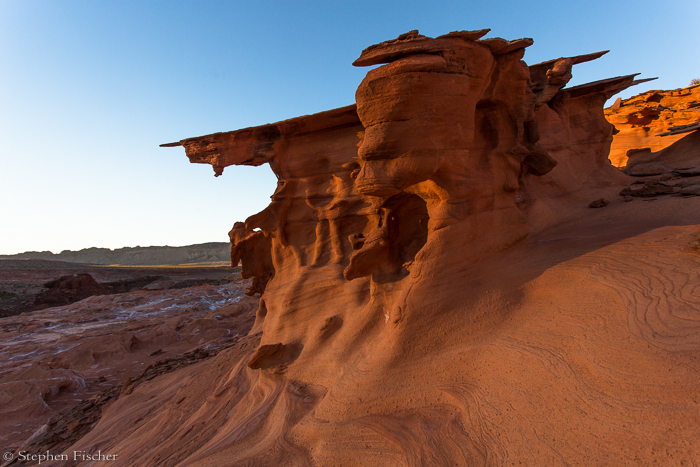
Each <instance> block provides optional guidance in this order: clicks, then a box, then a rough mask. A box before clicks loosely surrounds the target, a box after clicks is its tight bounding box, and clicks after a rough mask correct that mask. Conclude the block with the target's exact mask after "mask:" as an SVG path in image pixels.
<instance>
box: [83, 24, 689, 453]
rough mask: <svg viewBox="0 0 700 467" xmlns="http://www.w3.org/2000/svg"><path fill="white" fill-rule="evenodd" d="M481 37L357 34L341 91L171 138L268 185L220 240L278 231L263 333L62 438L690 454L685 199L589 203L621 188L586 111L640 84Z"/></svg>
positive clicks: (313, 447) (312, 449)
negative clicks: (574, 73)
mask: <svg viewBox="0 0 700 467" xmlns="http://www.w3.org/2000/svg"><path fill="white" fill-rule="evenodd" d="M486 32H488V31H486V30H483V31H462V32H455V33H450V34H447V35H444V36H440V37H438V38H436V39H431V38H428V37H425V36H422V35H420V34H418V32H417V31H411V32H409V33H407V34H404V35H402V36H399V37H398V38H397V39H395V40H393V41H387V42H384V43H381V44H378V45H375V46H372V47H370V48H368V49H366V50H365V51H363V53H362V55H361V56H360V58H359V59H358V60H357V61H356V62H355V64H356V65H360V66H363V65H375V64H383V65H382V66H380V67H378V68H376V69H374V70H372V71H370V72H369V73H368V74H367V77H366V78H365V80H364V81H363V82H362V84H361V85H360V87H359V88H358V92H357V96H356V97H357V105H356V106H348V107H345V108H341V109H335V110H331V111H328V112H324V113H322V114H316V115H311V116H306V117H299V118H296V119H291V120H287V121H284V122H280V123H276V124H270V125H265V126H263V127H257V128H249V129H244V130H239V131H236V132H230V133H218V134H214V135H208V136H203V137H199V138H190V139H186V140H183V141H181V142H179V143H175V144H174V145H182V146H184V147H185V148H186V150H187V155H188V157H189V158H190V160H191V161H192V162H199V163H209V164H211V165H212V166H213V167H214V170H215V173H216V174H217V175H220V174H221V173H222V172H223V170H224V168H225V167H227V166H230V165H235V164H244V165H260V164H263V163H266V162H267V163H269V164H270V165H271V167H272V169H273V171H274V172H275V173H276V174H277V175H278V177H279V184H278V187H277V190H276V192H275V194H274V195H273V196H272V203H271V204H270V206H269V207H268V208H267V209H265V210H264V211H263V212H261V213H259V214H256V215H254V216H252V217H250V218H249V219H247V220H246V222H245V225H244V226H243V225H238V226H237V227H235V228H234V231H232V234H231V235H232V237H231V238H232V240H233V242H234V244H233V250H234V251H236V252H237V251H242V250H241V248H244V247H243V246H241V247H238V245H239V243H240V244H241V245H243V244H244V243H245V242H246V240H245V239H246V238H249V236H251V235H255V236H257V237H264V238H266V239H269V241H270V255H271V262H272V269H273V271H271V272H270V275H271V278H270V279H269V282H267V283H266V286H265V288H264V291H263V292H262V295H261V298H260V307H259V309H258V312H257V317H256V324H255V326H254V332H257V331H262V334H261V336H260V345H259V346H257V348H255V346H254V344H253V343H254V341H253V340H251V341H249V342H247V344H245V345H246V346H245V347H244V346H241V347H238V348H236V349H233V350H228V351H224V352H222V353H221V354H219V355H217V357H215V358H213V359H212V360H211V361H209V362H207V363H202V364H199V365H200V366H199V370H198V371H197V372H195V370H196V368H195V367H197V365H194V366H192V367H191V368H190V369H188V372H187V373H184V372H183V373H182V374H181V376H180V378H179V379H177V380H175V379H174V378H171V379H169V380H168V381H162V382H160V383H156V382H154V384H153V385H151V386H149V385H144V386H142V387H138V388H136V389H135V390H134V391H133V393H132V394H129V395H127V396H125V397H123V398H120V399H119V400H118V401H117V402H116V403H115V404H114V405H113V406H111V408H110V409H108V411H107V412H106V414H105V416H104V417H103V419H102V421H101V422H100V423H99V424H98V425H97V427H96V428H95V430H93V432H91V433H90V434H89V435H88V436H86V437H85V438H83V439H82V440H81V441H80V442H78V443H76V445H74V446H73V447H72V448H71V449H73V448H75V449H95V447H96V446H100V447H102V449H103V450H106V449H108V448H109V449H112V450H113V451H114V452H119V453H122V456H123V457H121V458H120V462H123V465H134V464H137V463H139V464H148V465H203V466H204V465H212V466H213V465H217V466H219V465H299V466H302V465H383V466H384V465H387V466H394V465H396V466H414V465H514V464H519V463H522V464H523V465H637V464H640V463H641V464H643V465H652V464H664V465H681V462H686V463H698V462H700V449H699V448H698V445H697V441H696V440H697V439H700V428H699V427H700V423H699V422H700V411H699V410H698V409H699V408H700V404H699V402H698V398H697V397H696V394H697V383H698V355H699V354H698V342H699V341H698V338H699V335H700V329H699V328H698V325H699V324H700V315H698V309H700V297H698V286H697V283H698V281H697V268H698V265H699V264H700V261H699V259H698V256H697V255H696V254H695V253H693V252H692V251H691V252H688V251H686V250H685V249H686V247H687V245H688V244H690V243H692V242H693V241H694V240H693V239H694V238H695V236H696V235H697V234H698V232H699V231H700V227H697V226H693V224H700V214H698V213H700V210H698V209H697V208H698V202H697V199H700V198H693V199H680V198H666V199H663V200H658V201H654V203H655V204H651V203H644V204H643V202H641V201H640V202H638V203H624V202H623V201H622V200H618V201H616V202H614V203H612V204H611V205H609V206H608V207H606V208H605V210H592V209H589V208H587V205H588V202H589V201H590V199H588V200H587V201H585V202H583V199H585V197H587V196H589V194H590V193H591V192H595V194H596V198H600V197H601V195H606V196H610V193H613V194H616V193H617V192H619V190H620V188H621V186H622V185H623V184H624V183H625V182H626V178H627V177H626V176H625V175H624V174H621V173H620V172H619V171H618V170H617V169H615V168H614V167H612V166H611V165H610V163H609V161H608V160H607V154H608V151H609V147H610V143H611V140H612V126H611V125H610V124H609V123H607V121H606V120H605V118H604V115H603V103H604V102H605V100H606V99H607V98H609V97H610V96H611V95H613V94H614V93H615V92H617V91H619V90H621V89H624V88H625V87H628V86H630V85H632V84H634V75H630V76H625V77H620V78H613V79H609V80H603V81H598V82H595V83H590V84H587V85H583V86H577V87H573V88H566V87H565V86H566V83H567V82H568V80H569V79H570V78H571V69H572V67H573V65H575V64H576V63H581V62H585V61H587V60H591V59H594V58H596V57H597V56H600V55H601V54H602V53H598V54H591V55H585V56H579V57H567V58H562V59H557V60H552V61H549V62H544V63H542V64H538V65H533V66H530V67H528V66H527V65H526V64H525V63H524V62H523V61H522V60H521V58H522V57H523V55H524V50H525V48H526V47H527V46H529V45H530V44H532V40H530V39H519V40H516V41H506V40H503V39H481V37H482V36H483V35H485V34H486ZM593 211H595V212H593ZM566 219H570V220H568V221H567V222H564V221H565V220H566ZM664 225H675V227H666V228H662V229H657V230H651V229H653V228H655V227H662V226H664ZM256 229H259V230H256ZM251 231H253V233H251ZM254 232H259V233H254ZM251 238H252V237H251ZM237 258H238V256H235V255H234V260H236V259H237ZM243 260H244V262H245V261H246V259H245V258H244V259H243ZM251 261H253V262H255V261H257V260H255V259H253V260H251ZM263 263H264V261H263ZM256 264H258V263H256ZM243 267H244V269H245V268H246V266H245V264H244V266H243ZM159 384H160V385H161V386H158V385H159ZM163 385H164V386H163ZM158 387H163V388H165V387H167V390H160V391H158ZM115 433H119V434H118V435H117V436H115ZM155 446H158V447H155ZM122 459H123V460H122Z"/></svg>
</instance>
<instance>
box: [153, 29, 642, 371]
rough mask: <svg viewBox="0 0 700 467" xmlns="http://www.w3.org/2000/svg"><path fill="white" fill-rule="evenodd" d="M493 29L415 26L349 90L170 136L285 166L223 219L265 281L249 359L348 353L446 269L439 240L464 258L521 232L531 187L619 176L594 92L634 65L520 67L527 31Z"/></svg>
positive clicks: (200, 148)
mask: <svg viewBox="0 0 700 467" xmlns="http://www.w3.org/2000/svg"><path fill="white" fill-rule="evenodd" d="M487 32H488V30H480V31H461V32H454V33H450V34H446V35H444V36H440V37H438V38H435V39H432V38H428V37H425V36H422V35H420V34H419V33H418V31H411V32H409V33H406V34H403V35H401V36H399V37H398V38H397V39H395V40H392V41H387V42H383V43H380V44H377V45H374V46H371V47H369V48H367V49H365V50H364V51H363V52H362V54H361V56H360V58H358V59H357V60H356V61H355V63H354V64H355V65H356V66H368V65H382V66H380V67H378V68H375V69H373V70H371V71H370V72H369V73H368V74H367V76H366V77H365V79H364V80H363V81H362V83H361V84H360V86H359V87H358V90H357V93H356V100H357V104H356V106H348V107H343V108H340V109H335V110H330V111H328V112H323V113H320V114H315V115H311V116H304V117H298V118H294V119H291V120H286V121H284V122H279V123H275V124H270V125H264V126H262V127H256V128H248V129H244V130H238V131H234V132H229V133H217V134H213V135H208V136H203V137H198V138H189V139H186V140H183V141H181V142H179V143H173V144H171V145H167V146H177V145H182V146H184V147H185V148H186V150H187V155H188V157H189V158H190V161H192V162H197V163H208V164H211V165H212V166H213V167H214V170H215V173H216V175H217V176H218V175H220V174H221V173H222V172H223V169H224V167H227V166H229V165H254V166H257V165H260V164H263V163H266V162H267V163H269V164H270V166H271V168H272V170H273V171H274V172H275V174H276V175H277V176H278V178H279V182H278V186H277V189H276V191H275V193H274V194H273V195H272V202H271V204H270V205H269V206H268V207H267V208H266V209H265V210H263V211H262V212H260V213H259V214H256V215H254V216H251V217H250V218H248V219H247V220H246V222H245V224H243V223H236V226H234V229H233V230H232V231H231V233H230V236H231V242H232V248H231V259H232V262H233V263H235V264H237V263H238V261H239V260H242V264H243V277H256V279H255V281H254V285H255V287H252V288H251V290H250V291H249V293H256V292H257V293H262V296H261V302H260V310H259V312H258V318H257V322H256V326H255V328H254V329H256V330H259V329H262V330H263V338H262V347H261V352H264V354H265V355H264V358H263V356H262V354H261V355H257V356H255V357H254V359H253V361H254V362H256V363H255V365H254V366H255V367H256V368H259V367H260V364H259V361H262V360H264V361H265V362H266V363H265V366H266V367H272V366H274V362H272V360H274V358H275V355H280V356H281V355H285V357H284V358H282V357H280V358H281V360H284V368H285V369H286V368H289V369H292V368H295V367H298V368H300V369H301V368H304V366H303V365H301V364H299V365H294V364H293V362H291V361H290V355H292V356H293V357H294V358H295V359H297V360H298V361H308V360H309V359H316V360H317V359H318V358H321V357H319V355H323V357H322V358H321V359H322V360H327V361H329V362H330V361H334V359H336V358H338V357H339V356H340V355H346V354H347V353H348V352H349V351H350V350H349V349H354V348H357V342H358V341H364V340H365V339H367V335H368V329H371V328H373V327H375V326H376V325H377V323H378V322H381V321H382V320H384V319H385V318H386V320H388V319H398V320H401V319H403V318H396V317H394V316H393V314H394V313H395V311H389V310H401V311H400V312H396V313H399V314H400V315H401V316H403V315H405V314H406V313H409V312H408V311H407V310H406V300H407V295H410V294H411V290H412V289H413V288H414V285H415V284H416V283H418V282H419V281H420V280H421V279H420V278H421V276H423V275H430V276H437V277H440V276H441V275H444V274H448V273H447V269H445V267H444V266H445V264H446V263H445V258H446V256H445V255H457V256H458V257H459V261H460V262H462V263H465V264H471V263H474V262H476V261H479V260H481V259H483V258H485V257H488V256H489V255H492V254H493V253H495V252H498V251H502V250H504V249H506V248H508V247H510V246H512V245H514V244H516V243H517V242H519V241H520V240H522V239H523V238H525V237H526V236H527V235H528V232H529V227H528V212H529V209H530V208H531V207H532V206H533V205H535V204H536V203H537V202H538V200H540V199H545V198H548V197H555V196H559V195H561V194H563V193H567V192H570V191H575V190H577V189H579V188H580V187H581V185H582V184H583V182H584V181H587V183H589V184H590V183H596V181H598V182H601V181H603V182H604V181H606V180H608V181H609V180H610V179H614V178H615V177H624V175H621V174H618V173H617V171H616V170H615V169H614V168H612V167H611V166H610V163H609V161H608V160H607V152H608V150H609V147H610V143H611V140H612V126H611V125H610V124H609V123H608V122H607V121H606V120H605V117H604V115H603V103H604V102H605V100H606V99H607V98H609V97H610V96H611V95H613V94H614V93H616V92H618V91H620V90H622V89H625V88H626V87H628V86H630V85H632V84H635V81H634V79H633V78H634V75H630V76H625V77H620V78H613V79H609V80H604V81H599V82H595V83H590V84H588V85H583V86H577V87H575V88H570V89H566V88H565V86H566V84H567V83H568V81H569V80H570V79H571V70H572V67H573V65H575V64H577V63H582V62H585V61H589V60H592V59H595V58H598V57H599V56H601V55H603V54H604V53H605V52H599V53H595V54H590V55H582V56H577V57H567V58H560V59H555V60H550V61H548V62H543V63H540V64H537V65H533V66H530V67H528V65H527V64H526V63H525V62H524V61H522V58H523V55H524V53H525V48H526V47H528V46H530V45H531V44H532V42H533V41H532V40H531V39H518V40H514V41H506V40H504V39H500V38H492V39H483V40H482V39H481V37H482V36H484V35H485V34H486V33H487ZM253 229H256V231H253ZM443 230H446V231H449V232H448V233H445V234H440V235H438V232H441V231H443ZM446 236H447V237H449V238H456V239H460V240H459V242H458V244H457V245H452V247H456V248H457V250H454V251H449V250H448V248H449V247H448V246H447V245H448V243H449V242H446V241H445V240H444V238H442V237H446ZM446 277H447V276H446ZM268 281H269V282H268ZM387 317H388V318H387ZM329 320H330V321H333V322H334V323H335V324H334V326H333V328H334V331H333V332H332V333H328V332H322V329H326V327H327V326H326V325H325V324H324V323H327V322H328V321H329ZM330 341H333V342H332V343H331V342H330ZM272 348H274V349H277V351H275V352H271V351H270V349H272ZM283 348H294V349H296V350H295V351H294V352H292V353H289V352H282V351H281V350H279V349H283ZM302 371H303V370H302ZM330 373H331V374H332V370H331V371H330ZM329 377H330V376H329Z"/></svg>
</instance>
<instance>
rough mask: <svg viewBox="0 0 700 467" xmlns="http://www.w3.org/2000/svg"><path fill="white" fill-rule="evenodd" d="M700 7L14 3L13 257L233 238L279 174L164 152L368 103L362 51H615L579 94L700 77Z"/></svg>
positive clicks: (2, 152)
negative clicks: (508, 44)
mask: <svg viewBox="0 0 700 467" xmlns="http://www.w3.org/2000/svg"><path fill="white" fill-rule="evenodd" d="M699 24H700V1H698V0H667V1H664V2H660V1H648V0H635V1H616V0H608V1H598V0H594V1H580V2H562V1H533V2H525V1H522V0H520V1H500V2H499V1H490V2H486V1H454V2H439V1H434V2H427V1H421V2H410V1H394V2H380V1H371V2H370V1H357V0H355V1H328V2H303V1H295V2H292V1H251V0H248V1H240V2H214V1H210V2H207V1H197V2H195V1H167V2H166V1H144V0H140V1H127V0H120V1H111V2H107V1H95V0H90V1H70V0H50V1H39V0H0V64H1V67H2V68H1V71H0V109H1V110H0V112H1V113H0V196H1V197H2V210H1V211H2V215H1V216H0V254H10V253H17V252H22V251H26V250H51V251H53V252H55V253H57V252H60V251H61V250H63V249H73V250H75V249H80V248H86V247H90V246H98V247H109V248H119V247H123V246H136V245H141V246H147V245H186V244H192V243H201V242H206V241H227V240H228V238H227V235H226V233H227V232H228V230H229V229H230V227H231V225H232V224H233V222H234V221H238V220H244V219H245V218H246V217H248V216H249V215H251V214H253V213H256V212H258V211H260V210H261V209H263V208H264V207H265V206H266V205H267V204H268V202H269V196H270V194H272V192H273V190H274V187H275V178H274V176H273V175H272V173H271V172H270V170H269V168H268V167H267V166H265V167H259V168H248V167H240V168H236V167H229V168H227V169H226V171H225V172H224V175H223V176H222V177H219V178H214V176H213V171H212V169H211V167H209V166H205V165H193V164H189V162H188V160H187V158H186V157H185V154H184V149H182V148H159V147H158V145H159V144H160V143H168V142H172V141H178V140H180V139H183V138H186V137H191V136H200V135H205V134H208V133H214V132H217V131H229V130H235V129H238V128H243V127H247V126H254V125H260V124H264V123H269V122H275V121H279V120H284V119H287V118H291V117H295V116H298V115H304V114H311V113H314V112H319V111H323V110H327V109H331V108H334V107H339V106H343V105H347V104H350V103H352V102H354V93H355V89H356V87H357V85H358V84H359V83H360V81H361V80H362V78H363V76H364V74H365V73H366V72H367V69H362V68H359V69H358V68H354V67H352V66H351V63H352V61H353V60H354V59H356V58H357V57H358V56H359V54H360V52H361V51H362V49H363V48H365V47H367V46H369V45H371V44H374V43H377V42H380V41H383V40H387V39H392V38H395V37H396V36H398V35H399V34H401V33H403V32H406V31H409V30H411V29H419V30H420V32H421V33H422V34H426V35H428V36H433V37H434V36H436V35H440V34H444V33H447V32H449V31H454V30H464V29H481V28H491V29H492V32H491V34H490V35H489V37H493V36H499V37H503V38H505V39H516V38H520V37H532V38H534V40H535V44H534V45H533V46H532V47H530V48H529V49H528V51H527V53H526V55H525V61H527V62H528V63H530V64H533V63H537V62H540V61H543V60H548V59H551V58H558V57H561V56H569V55H576V54H582V53H589V52H595V51H598V50H605V49H610V50H611V52H610V53H609V54H608V55H606V56H604V57H603V58H601V59H599V60H597V61H596V62H593V63H588V64H582V65H578V66H577V67H575V69H574V81H573V82H572V84H581V83H584V82H588V81H593V80H597V79H603V78H608V77H613V76H619V75H623V74H629V73H635V72H641V73H642V77H654V76H658V77H659V80H657V81H654V82H651V83H647V84H643V85H641V86H638V87H637V88H635V89H633V90H628V91H626V92H625V93H624V94H623V97H629V96H631V95H633V94H636V93H638V92H642V91H645V90H647V89H673V88H678V87H684V86H687V85H688V84H689V82H690V80H691V79H692V78H697V77H700V60H699V58H700V39H699V37H698V25H699Z"/></svg>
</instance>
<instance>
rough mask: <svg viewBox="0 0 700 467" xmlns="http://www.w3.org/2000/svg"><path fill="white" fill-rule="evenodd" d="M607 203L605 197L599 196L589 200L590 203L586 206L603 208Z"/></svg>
mask: <svg viewBox="0 0 700 467" xmlns="http://www.w3.org/2000/svg"><path fill="white" fill-rule="evenodd" d="M608 204H610V203H609V202H608V200H606V199H605V198H600V199H597V200H595V201H591V203H590V204H589V205H588V207H589V208H604V207H605V206H607V205H608Z"/></svg>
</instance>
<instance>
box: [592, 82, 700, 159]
mask: <svg viewBox="0 0 700 467" xmlns="http://www.w3.org/2000/svg"><path fill="white" fill-rule="evenodd" d="M605 116H606V118H607V119H608V120H609V121H610V123H612V124H613V125H615V128H616V134H615V140H614V141H613V144H612V147H611V148H610V160H611V161H612V163H613V165H614V166H616V167H620V168H624V167H625V166H630V167H631V166H634V165H636V164H638V163H646V162H650V161H653V160H663V159H666V160H668V159H669V158H668V154H658V153H659V152H660V151H662V150H664V149H666V148H668V147H669V146H671V145H672V144H674V143H676V142H678V141H679V140H681V139H683V138H684V137H686V136H687V135H686V133H687V132H690V131H695V130H697V129H699V128H700V85H694V86H689V87H687V88H682V89H674V90H671V91H659V90H652V91H647V92H644V93H642V94H639V95H637V96H634V97H631V98H629V99H625V100H624V101H623V100H621V99H618V100H617V101H616V102H615V103H614V104H613V105H612V106H611V107H609V108H607V109H605ZM652 153H657V154H654V155H652ZM630 158H632V159H633V161H630V164H628V159H630ZM698 160H699V161H700V156H699V157H698ZM632 162H634V163H632ZM682 164H683V162H681V165H682Z"/></svg>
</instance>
